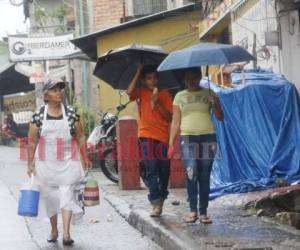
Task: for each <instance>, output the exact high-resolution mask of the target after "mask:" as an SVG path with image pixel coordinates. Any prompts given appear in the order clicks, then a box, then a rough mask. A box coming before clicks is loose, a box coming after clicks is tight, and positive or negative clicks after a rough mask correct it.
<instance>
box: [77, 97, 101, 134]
mask: <svg viewBox="0 0 300 250" xmlns="http://www.w3.org/2000/svg"><path fill="white" fill-rule="evenodd" d="M74 106H75V108H76V110H77V112H78V113H79V114H80V121H81V124H82V126H83V128H84V132H85V135H86V136H89V134H90V133H91V132H92V130H93V129H94V127H95V123H96V120H95V114H94V113H93V112H92V111H91V110H90V109H89V108H88V107H86V106H85V105H83V104H82V103H80V102H79V101H77V102H76V103H75V105H74Z"/></svg>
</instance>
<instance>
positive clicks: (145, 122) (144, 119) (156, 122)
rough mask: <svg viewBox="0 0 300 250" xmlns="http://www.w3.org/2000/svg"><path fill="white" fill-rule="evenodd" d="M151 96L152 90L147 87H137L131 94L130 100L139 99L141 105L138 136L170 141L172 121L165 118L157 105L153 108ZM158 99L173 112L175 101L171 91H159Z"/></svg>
mask: <svg viewBox="0 0 300 250" xmlns="http://www.w3.org/2000/svg"><path fill="white" fill-rule="evenodd" d="M151 97H152V91H151V90H149V89H147V88H145V87H141V88H138V89H135V90H134V92H133V93H132V94H131V96H130V100H132V101H134V100H137V104H138V107H139V121H138V125H139V133H138V136H139V137H140V138H141V137H144V138H151V139H154V140H157V141H161V142H164V143H168V142H169V134H170V122H168V121H167V120H166V119H165V117H164V116H163V115H162V114H161V112H160V110H159V108H158V107H157V106H155V107H154V108H153V109H152V107H151ZM158 101H159V102H160V104H161V105H162V106H164V108H165V109H166V110H167V111H168V112H170V113H172V107H173V103H172V96H171V95H170V93H169V91H167V90H161V91H159V93H158Z"/></svg>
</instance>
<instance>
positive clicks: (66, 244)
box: [62, 238, 74, 246]
mask: <svg viewBox="0 0 300 250" xmlns="http://www.w3.org/2000/svg"><path fill="white" fill-rule="evenodd" d="M62 243H63V245H64V246H72V245H73V244H74V240H72V239H71V238H69V239H63V241H62Z"/></svg>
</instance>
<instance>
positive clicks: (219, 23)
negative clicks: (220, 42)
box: [199, 8, 231, 40]
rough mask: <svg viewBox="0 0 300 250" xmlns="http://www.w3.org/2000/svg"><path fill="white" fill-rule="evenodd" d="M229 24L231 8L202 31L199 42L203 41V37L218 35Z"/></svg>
mask: <svg viewBox="0 0 300 250" xmlns="http://www.w3.org/2000/svg"><path fill="white" fill-rule="evenodd" d="M230 23H231V8H229V9H228V10H227V11H226V12H225V13H224V14H223V15H222V16H220V17H219V18H218V19H217V20H216V21H214V22H213V24H212V25H211V26H210V27H208V28H207V29H206V30H204V31H203V32H202V33H201V34H200V36H199V38H200V40H205V37H207V36H209V35H218V34H220V33H221V32H222V31H223V30H224V28H226V27H228V26H229V25H230Z"/></svg>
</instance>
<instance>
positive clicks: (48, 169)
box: [27, 79, 91, 245]
mask: <svg viewBox="0 0 300 250" xmlns="http://www.w3.org/2000/svg"><path fill="white" fill-rule="evenodd" d="M64 88H65V83H64V82H62V81H60V80H53V79H49V80H47V81H46V83H45V85H44V87H43V94H44V101H45V103H46V105H44V106H42V107H41V108H39V109H38V111H37V112H36V113H35V114H34V115H33V117H32V120H31V123H30V128H29V134H28V169H27V173H28V175H29V176H31V175H32V174H34V175H35V176H36V180H37V182H38V183H39V184H40V189H41V190H40V191H41V200H42V201H43V202H44V204H45V207H46V212H47V216H48V217H49V218H50V223H51V234H50V237H49V238H48V239H47V241H48V242H49V243H52V242H56V241H57V238H58V229H57V214H58V213H59V211H61V213H62V220H63V245H72V244H73V243H74V241H73V240H72V238H71V236H70V222H71V217H72V214H79V213H82V212H83V209H82V207H80V205H79V204H78V202H77V201H76V199H75V198H74V197H75V195H74V194H75V189H76V186H78V185H77V184H78V183H80V181H81V180H82V178H83V177H84V171H83V168H82V166H81V162H80V159H79V157H76V149H77V148H79V149H80V152H81V153H82V154H83V153H84V151H85V150H82V149H85V136H84V133H83V129H82V126H81V124H80V122H79V115H78V114H76V112H75V110H74V108H72V107H71V106H65V105H64V104H63V100H64ZM74 142H75V143H74ZM75 145H76V146H77V148H76V147H74V146H75ZM41 149H42V150H41ZM74 149H75V150H74ZM41 152H42V153H41ZM74 152H75V153H74ZM81 156H82V157H83V159H84V161H85V166H86V167H90V165H91V164H90V162H89V160H88V159H87V158H86V157H84V155H81Z"/></svg>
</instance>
